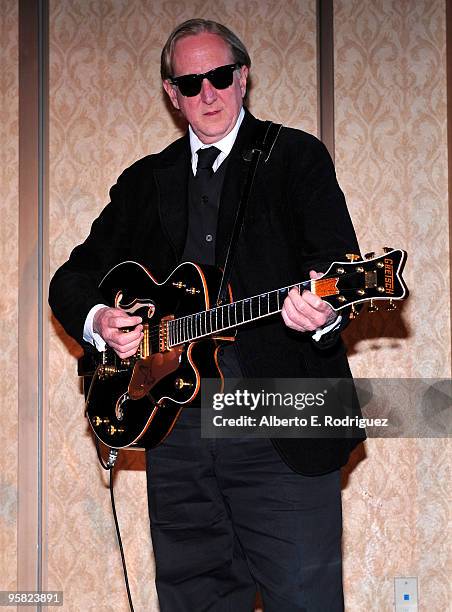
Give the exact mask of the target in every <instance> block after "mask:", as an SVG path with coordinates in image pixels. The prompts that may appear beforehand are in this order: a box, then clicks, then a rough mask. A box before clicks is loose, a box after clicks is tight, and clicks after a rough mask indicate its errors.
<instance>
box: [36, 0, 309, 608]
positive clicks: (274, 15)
mask: <svg viewBox="0 0 452 612" xmlns="http://www.w3.org/2000/svg"><path fill="white" fill-rule="evenodd" d="M50 6H51V11H50V203H49V208H50V228H49V234H50V269H51V273H53V271H54V270H55V269H56V268H57V267H58V266H59V265H60V264H61V263H62V262H63V261H64V260H65V259H66V258H67V256H68V255H69V253H70V250H71V249H72V248H73V246H74V245H75V244H77V243H78V242H80V241H81V240H82V239H83V238H84V237H85V236H86V234H87V232H88V231H89V227H90V223H91V221H92V220H93V218H94V217H95V216H96V214H97V213H98V212H99V211H100V210H101V209H102V208H103V206H104V205H105V203H106V202H107V198H108V188H109V187H110V186H111V185H112V184H113V183H114V182H115V180H116V178H117V176H118V174H119V173H120V172H121V171H122V169H123V168H124V167H125V166H128V165H130V164H131V163H132V162H134V161H135V160H136V159H137V158H139V157H142V156H143V155H146V154H148V153H150V152H155V151H159V150H161V149H162V148H164V147H165V146H166V145H167V144H168V143H169V142H171V141H172V140H174V138H175V137H177V136H179V135H180V133H181V132H180V131H179V130H178V129H177V126H176V124H175V122H174V120H173V118H172V116H171V115H170V114H169V113H168V108H167V105H166V103H165V100H164V97H163V90H162V88H161V85H160V77H159V70H160V68H159V56H160V51H161V48H162V46H163V44H164V42H165V38H166V36H167V34H168V33H169V32H170V31H171V30H172V28H173V27H174V26H175V25H177V23H179V22H181V21H183V20H184V19H188V18H190V17H192V9H191V8H190V7H188V6H186V5H185V3H178V2H171V3H166V2H165V3H164V2H153V3H148V4H147V6H146V10H145V11H144V10H143V6H142V3H141V2H118V1H115V2H107V3H103V4H102V7H103V10H102V11H100V10H99V5H97V4H96V3H87V2H85V3H80V2H70V1H64V2H62V1H58V2H56V1H54V2H52V3H51V5H50ZM209 6H210V3H207V2H206V3H205V6H201V10H199V11H198V14H199V15H200V16H203V17H209V18H213V19H218V20H220V21H225V22H228V24H230V26H231V27H232V28H233V29H235V30H236V31H237V32H238V33H239V35H241V36H243V38H244V39H245V40H246V41H247V43H248V45H249V48H250V52H251V56H252V58H253V62H254V67H255V72H254V73H253V88H252V91H251V94H250V103H251V105H252V109H253V111H254V112H255V113H256V114H257V115H258V116H262V117H266V116H272V117H276V118H277V119H279V120H280V121H284V122H285V123H287V124H291V125H296V126H299V127H303V128H304V129H306V130H309V131H314V132H315V131H316V129H317V91H316V49H315V46H316V35H315V2H314V1H313V0H311V1H309V2H303V3H299V5H293V6H292V7H291V9H288V8H286V7H285V3H283V2H277V3H275V2H273V1H271V0H268V1H261V2H259V3H258V4H255V5H253V6H252V7H251V6H250V5H248V4H246V3H245V5H244V3H242V2H240V1H238V0H234V1H231V0H229V1H227V2H225V3H224V4H223V5H222V9H221V10H218V11H217V12H212V11H209ZM281 66H284V69H283V70H281V69H280V67H281ZM300 89H301V91H302V95H300ZM253 90H254V92H255V93H253ZM68 348H69V351H68ZM77 350H78V349H77V347H75V346H74V345H73V343H71V341H70V340H69V339H68V338H67V337H65V336H64V334H63V332H62V331H61V329H60V328H59V327H58V326H56V328H55V331H53V332H52V338H51V346H50V370H49V380H50V384H49V393H50V405H51V416H50V421H49V425H50V429H49V475H50V487H49V549H50V551H51V552H50V553H49V567H48V580H49V584H51V585H53V586H54V588H58V589H63V590H64V594H65V598H66V602H67V604H66V605H67V609H68V610H76V609H77V608H78V607H79V606H81V607H82V608H83V609H86V610H96V611H97V610H105V611H106V610H122V609H124V610H126V609H127V602H126V599H125V589H124V586H123V581H122V578H121V567H120V559H119V555H118V552H117V549H116V541H115V534H114V531H113V529H114V527H113V523H112V519H111V512H110V508H109V504H110V502H109V496H108V491H107V489H106V487H105V486H104V485H103V482H104V479H103V476H104V475H103V474H101V473H100V472H101V471H100V470H99V469H98V467H97V460H96V457H95V451H94V448H93V444H92V440H91V437H90V435H89V432H88V429H87V426H86V423H85V420H84V419H83V399H82V396H81V395H80V391H79V383H78V381H77V379H76V377H75V368H76V364H75V359H74V354H77ZM125 455H127V453H125ZM128 455H130V456H126V459H125V462H126V463H125V464H121V468H122V469H120V470H119V471H118V477H117V479H116V487H117V489H116V491H117V492H116V498H117V505H118V515H119V520H120V524H121V528H122V532H123V537H124V546H125V549H126V554H127V561H128V565H129V576H130V580H131V588H132V592H133V596H134V602H135V605H136V609H137V610H149V611H151V610H154V609H157V603H156V596H155V591H154V586H153V577H154V565H153V559H152V547H151V543H150V535H149V524H148V519H147V506H146V483H145V474H144V464H143V456H142V453H139V454H137V453H133V452H129V453H128ZM93 559H97V562H96V563H93V562H92V560H93ZM94 595H95V603H94V602H93V596H94ZM112 602H114V603H112ZM79 609H80V608H79Z"/></svg>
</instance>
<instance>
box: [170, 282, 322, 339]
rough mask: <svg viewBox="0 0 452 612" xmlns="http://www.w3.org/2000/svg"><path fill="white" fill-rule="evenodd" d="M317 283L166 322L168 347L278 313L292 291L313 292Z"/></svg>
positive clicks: (275, 291) (276, 291)
mask: <svg viewBox="0 0 452 612" xmlns="http://www.w3.org/2000/svg"><path fill="white" fill-rule="evenodd" d="M317 284H318V281H310V280H309V281H304V282H302V283H298V284H295V285H290V286H288V287H282V288H281V289H274V290H273V291H268V292H266V293H261V294H260V295H255V296H253V297H249V298H245V299H243V300H238V301H236V302H231V303H230V304H224V305H223V306H216V307H215V308H210V309H209V310H203V311H201V312H197V313H194V314H190V315H187V316H185V317H179V318H177V319H173V320H171V321H168V341H169V342H168V346H169V347H173V346H177V345H178V344H184V343H185V342H192V341H193V340H200V339H202V338H207V337H209V336H214V335H219V334H222V333H223V332H226V331H228V330H230V329H233V328H235V327H238V326H240V325H245V323H251V322H252V321H256V320H258V319H263V318H264V317H269V316H271V315H274V314H276V313H278V312H281V309H282V306H283V303H284V300H285V299H286V297H287V295H288V293H289V291H290V290H291V289H293V288H294V287H297V288H298V290H299V291H300V292H301V291H303V290H304V289H310V290H311V291H313V292H316V291H315V289H316V288H315V285H317Z"/></svg>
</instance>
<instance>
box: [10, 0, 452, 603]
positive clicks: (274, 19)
mask: <svg viewBox="0 0 452 612" xmlns="http://www.w3.org/2000/svg"><path fill="white" fill-rule="evenodd" d="M334 11H335V13H334V17H335V39H334V48H335V126H336V134H335V136H336V150H335V155H336V166H337V173H338V178H339V181H340V183H341V185H342V187H343V190H344V192H345V194H346V196H347V200H348V203H349V208H350V212H351V214H352V217H353V219H354V222H355V226H356V230H357V234H358V237H359V239H360V242H361V245H362V248H363V251H366V250H378V249H379V248H380V246H383V245H384V244H389V246H396V247H398V246H401V247H403V248H406V249H407V250H408V252H409V260H408V265H407V269H406V277H407V282H408V284H409V286H410V288H411V289H412V295H411V297H410V300H409V301H408V302H407V303H406V304H405V305H404V307H403V308H402V309H401V310H400V311H398V313H396V314H394V313H392V314H390V313H381V312H380V313H379V314H378V315H375V318H372V317H371V315H369V314H362V315H360V318H359V319H358V321H356V322H355V323H354V324H353V326H352V327H350V328H349V330H348V331H347V335H346V341H347V344H348V347H349V352H350V355H351V364H352V369H353V371H354V374H355V375H356V376H381V377H391V376H398V377H408V378H414V377H421V376H422V377H428V376H429V377H441V376H445V377H446V376H450V365H451V364H450V299H449V295H450V286H449V279H450V270H449V261H450V253H449V248H448V231H449V228H448V222H447V220H448V210H447V206H448V202H447V166H446V164H447V142H446V127H447V122H446V119H447V117H446V67H445V56H446V54H445V6H444V0H407V1H406V2H399V1H398V0H360V1H358V0H336V1H335V2H334ZM196 13H197V16H201V17H208V18H212V19H217V20H218V21H222V22H224V23H226V24H228V25H230V27H231V28H232V29H233V30H236V31H237V33H238V34H239V35H241V37H242V38H243V39H244V41H245V42H246V43H247V46H248V47H249V50H250V52H251V57H252V60H253V66H252V83H251V90H250V93H249V98H248V104H249V106H250V109H251V110H252V112H253V113H254V114H255V115H257V116H258V117H262V118H267V117H269V118H272V119H274V120H277V121H281V122H283V123H285V124H286V125H290V126H293V127H297V128H301V129H304V130H307V131H309V132H312V133H314V134H317V133H318V125H317V115H318V108H317V52H316V2H315V0H303V2H297V1H290V0H289V1H288V2H287V1H286V2H283V1H282V0H259V1H257V0H255V1H253V0H251V1H250V2H246V3H243V2H239V1H238V0H223V1H222V2H219V3H216V4H215V6H214V7H213V8H212V3H208V2H206V1H204V0H201V1H200V2H198V3H197V5H196ZM17 17H18V14H17V3H16V2H13V1H11V2H4V3H1V6H0V34H1V37H0V56H1V59H2V73H1V76H0V137H1V140H0V142H1V148H0V155H1V156H2V164H1V171H0V172H1V184H2V200H1V202H0V207H1V213H2V224H1V225H0V232H1V242H0V244H1V249H2V255H3V257H2V258H1V260H0V266H1V268H2V278H3V279H6V282H4V291H3V292H2V294H1V306H2V313H3V314H5V315H6V316H5V317H2V322H1V324H0V339H1V341H2V372H3V376H2V378H1V382H0V385H1V389H0V391H1V397H2V404H1V408H0V416H1V418H2V423H3V424H4V426H3V427H2V428H1V429H0V444H1V447H2V454H1V465H2V470H1V475H0V496H1V505H0V550H1V554H0V572H1V575H2V580H1V588H14V587H15V567H16V564H17V555H16V537H17V536H16V531H17V519H16V516H17V482H16V471H15V467H16V465H17V461H18V456H17V454H18V453H17V444H16V440H17V427H18V423H17V400H16V398H17V383H16V382H15V380H16V375H15V374H16V371H17V358H16V351H17V332H16V326H15V323H14V321H15V318H16V317H17V286H18V282H19V279H18V273H17V254H16V251H17V229H18V204H17V190H18V177H17V161H18V133H17V106H18V94H17V55H18V48H17ZM190 17H193V5H190V4H189V3H186V2H184V1H182V0H169V1H163V0H161V1H160V0H156V1H154V2H142V1H140V0H102V1H101V0H99V1H96V2H86V1H85V0H51V1H50V65H49V69H50V109H49V117H50V174H49V199H50V201H49V214H50V219H49V267H50V273H51V274H52V273H53V272H54V270H55V269H56V268H57V267H58V266H59V265H60V264H61V263H62V262H63V261H64V260H65V259H66V258H67V256H68V255H69V253H70V250H71V249H72V247H73V246H74V245H75V244H77V243H78V242H79V241H81V240H82V239H83V238H84V237H85V236H86V234H87V233H88V231H89V227H90V223H91V221H92V220H93V218H94V217H95V216H96V215H97V214H98V212H100V210H101V209H102V208H103V206H104V205H105V203H106V202H107V201H108V188H109V186H110V185H112V184H113V183H114V182H115V180H116V178H117V176H118V174H119V173H120V172H121V171H122V169H123V168H125V167H126V166H128V165H130V164H131V163H133V162H134V161H135V160H136V159H138V158H139V157H141V156H143V155H145V154H148V153H150V152H155V151H159V150H161V149H162V148H164V147H165V146H166V144H168V143H169V142H171V141H172V140H173V139H174V138H176V137H177V136H178V135H179V134H180V133H181V131H180V130H181V126H180V123H179V121H178V118H177V116H176V115H174V114H173V112H172V111H171V110H170V109H169V107H168V105H167V104H166V102H165V99H164V96H163V93H162V89H161V85H160V77H159V54H160V50H161V47H162V45H163V43H164V40H165V38H166V35H167V33H168V32H169V31H170V30H171V29H172V28H173V27H174V25H176V24H177V23H180V22H181V21H183V20H184V19H186V18H190ZM426 271H428V275H427V272H426ZM49 316H50V315H49ZM49 346H50V353H49V386H48V392H49V406H50V414H49V419H48V425H49V430H48V462H49V465H48V477H49V478H48V484H47V511H48V522H47V527H48V533H47V534H46V537H47V540H46V541H47V545H48V554H47V560H48V565H47V567H46V568H44V572H45V574H46V581H47V585H48V588H50V589H60V590H63V591H64V600H65V603H64V606H63V610H68V611H79V610H93V611H94V610H95V611H96V612H97V611H101V612H104V611H105V612H106V611H112V612H113V611H114V612H118V611H122V610H123V611H124V612H125V611H126V610H128V604H127V599H126V595H125V588H124V586H123V579H122V571H121V566H120V558H119V554H118V550H117V544H116V538H115V533H114V527H113V521H112V518H111V511H110V501H109V492H108V482H107V477H106V475H105V473H104V472H103V471H102V469H101V468H100V467H99V465H98V463H97V458H96V453H95V449H94V446H93V443H92V439H91V436H90V434H89V431H88V429H87V426H86V422H85V419H84V417H83V395H82V392H81V388H80V383H79V381H78V379H77V377H76V357H77V356H78V355H79V354H80V349H79V347H78V346H77V345H76V344H75V343H74V342H72V341H71V340H70V339H69V338H68V337H67V336H66V335H65V334H64V332H63V330H62V329H61V327H60V326H59V325H58V323H57V322H56V321H55V320H53V319H52V324H51V325H50V339H49ZM365 453H366V455H367V456H366V457H363V456H362V455H359V454H357V455H356V456H355V457H354V462H353V463H354V464H356V467H355V469H354V470H349V473H348V474H345V475H344V553H345V558H344V564H345V567H344V574H345V589H346V609H347V610H350V612H361V610H364V609H366V610H375V611H377V610H378V612H381V611H383V612H389V611H390V610H392V580H393V577H394V576H396V575H417V576H419V579H420V594H421V602H422V606H421V608H420V609H421V610H425V611H427V610H428V611H429V612H430V611H433V610H434V611H436V610H438V611H439V610H441V611H443V610H446V609H447V605H448V590H447V588H448V587H447V585H448V575H450V562H451V561H450V552H449V548H450V547H448V546H447V536H446V534H447V533H448V518H449V516H450V512H449V508H448V502H449V500H450V484H449V482H450V480H451V479H450V474H449V475H448V469H449V465H448V463H447V454H448V453H450V444H449V443H448V442H447V441H445V440H438V439H436V440H414V439H413V440H370V441H368V443H367V444H366V451H365ZM115 488H116V501H117V511H118V518H119V522H120V524H121V530H122V534H123V540H124V547H125V552H126V556H127V561H128V568H129V578H130V581H131V588H132V593H133V598H134V604H135V609H137V610H146V611H147V612H154V611H157V610H158V604H157V598H156V594H155V589H154V585H153V578H154V563H153V557H152V547H151V542H150V535H149V526H148V519H147V507H146V483H145V474H144V458H143V455H142V453H139V452H133V451H130V452H128V453H124V454H123V456H122V458H121V460H120V464H119V469H118V471H117V474H116V479H115Z"/></svg>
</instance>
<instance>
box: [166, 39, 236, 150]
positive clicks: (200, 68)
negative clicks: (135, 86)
mask: <svg viewBox="0 0 452 612" xmlns="http://www.w3.org/2000/svg"><path fill="white" fill-rule="evenodd" d="M233 63H234V60H233V59H232V56H231V52H230V50H229V46H228V45H227V43H226V42H225V41H224V40H223V39H222V38H220V37H219V36H218V35H217V34H210V33H208V32H203V33H202V34H197V35H194V36H186V37H184V38H181V39H179V40H178V41H177V42H176V45H175V47H174V56H173V70H174V74H173V75H172V76H174V77H178V76H183V75H186V74H203V73H205V72H208V71H209V70H213V69H214V68H218V67H219V66H225V65H226V64H233ZM247 76H248V68H247V67H246V66H242V68H240V70H235V71H234V78H233V81H232V85H231V86H230V87H227V88H226V89H215V87H214V86H213V85H212V84H211V83H210V82H209V81H208V80H207V79H204V80H203V82H202V86H201V91H200V93H199V94H198V95H197V96H193V97H185V96H183V95H182V94H181V93H180V91H179V89H178V88H177V87H175V86H173V85H171V83H169V81H164V82H163V87H164V88H165V91H166V93H167V94H168V95H169V97H170V100H171V102H172V103H173V105H174V106H175V108H177V109H179V110H180V111H181V112H182V114H183V115H184V117H185V118H186V119H187V121H188V123H189V124H190V125H191V127H192V128H193V131H194V132H195V134H196V135H197V136H198V138H199V139H200V140H201V142H203V143H205V144H210V143H212V142H217V141H218V140H220V139H221V138H223V137H224V136H226V134H228V133H229V132H230V131H231V130H232V128H233V127H234V125H235V122H236V120H237V117H238V115H239V112H240V109H241V107H242V99H243V97H244V95H245V92H246V79H247Z"/></svg>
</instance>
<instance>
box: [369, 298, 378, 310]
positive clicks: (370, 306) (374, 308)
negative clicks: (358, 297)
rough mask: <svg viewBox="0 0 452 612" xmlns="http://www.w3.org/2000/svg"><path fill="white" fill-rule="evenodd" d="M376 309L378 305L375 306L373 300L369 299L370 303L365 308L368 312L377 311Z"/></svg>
mask: <svg viewBox="0 0 452 612" xmlns="http://www.w3.org/2000/svg"><path fill="white" fill-rule="evenodd" d="M377 310H378V306H375V304H374V301H373V300H370V304H369V306H368V308H367V311H368V312H377Z"/></svg>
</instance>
